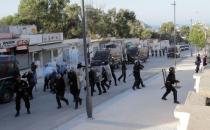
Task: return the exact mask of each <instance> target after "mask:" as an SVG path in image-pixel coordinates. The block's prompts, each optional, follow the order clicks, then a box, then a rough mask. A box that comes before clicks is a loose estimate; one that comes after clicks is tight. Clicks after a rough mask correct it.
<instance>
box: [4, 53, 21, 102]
mask: <svg viewBox="0 0 210 130" xmlns="http://www.w3.org/2000/svg"><path fill="white" fill-rule="evenodd" d="M19 74H20V71H19V68H18V66H17V62H16V59H15V56H10V55H0V102H3V103H7V102H10V101H11V100H12V98H13V93H14V92H13V90H14V83H15V79H14V77H15V76H17V75H19Z"/></svg>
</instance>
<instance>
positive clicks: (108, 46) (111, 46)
mask: <svg viewBox="0 0 210 130" xmlns="http://www.w3.org/2000/svg"><path fill="white" fill-rule="evenodd" d="M106 48H117V46H116V45H115V44H110V45H106Z"/></svg>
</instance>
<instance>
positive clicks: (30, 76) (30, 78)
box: [22, 71, 36, 99]
mask: <svg viewBox="0 0 210 130" xmlns="http://www.w3.org/2000/svg"><path fill="white" fill-rule="evenodd" d="M22 78H27V81H28V85H29V97H30V99H33V93H32V92H33V88H34V86H35V85H36V79H35V75H34V74H33V72H32V71H29V72H28V73H25V74H24V75H23V76H22Z"/></svg>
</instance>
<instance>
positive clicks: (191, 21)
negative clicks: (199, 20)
mask: <svg viewBox="0 0 210 130" xmlns="http://www.w3.org/2000/svg"><path fill="white" fill-rule="evenodd" d="M190 24H191V29H192V26H193V19H190ZM190 53H191V57H192V56H193V52H192V43H190Z"/></svg>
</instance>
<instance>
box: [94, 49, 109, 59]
mask: <svg viewBox="0 0 210 130" xmlns="http://www.w3.org/2000/svg"><path fill="white" fill-rule="evenodd" d="M108 58H109V52H106V51H101V52H99V51H98V52H96V53H95V55H94V57H93V60H107V59H108Z"/></svg>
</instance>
